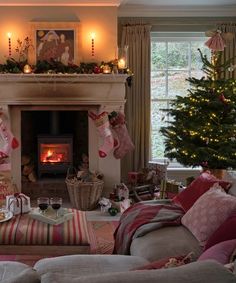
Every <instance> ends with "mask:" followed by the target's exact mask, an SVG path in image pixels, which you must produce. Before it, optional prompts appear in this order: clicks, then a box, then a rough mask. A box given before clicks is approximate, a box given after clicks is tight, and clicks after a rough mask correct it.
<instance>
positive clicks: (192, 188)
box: [172, 172, 231, 212]
mask: <svg viewBox="0 0 236 283" xmlns="http://www.w3.org/2000/svg"><path fill="white" fill-rule="evenodd" d="M215 183H219V184H220V186H221V187H222V188H223V189H225V190H226V191H227V190H229V188H230V186H231V183H229V182H226V181H222V180H219V179H217V178H216V177H215V176H213V175H212V174H210V172H203V173H202V174H201V175H200V176H199V177H198V178H196V179H195V180H194V181H193V182H192V183H191V184H190V185H189V186H188V187H187V188H186V189H185V190H183V191H182V192H181V193H179V194H178V195H177V196H176V197H174V198H173V200H172V201H173V202H174V203H176V204H179V205H181V206H182V208H183V210H184V211H185V212H187V211H188V210H189V209H190V208H191V207H192V205H193V204H194V203H195V201H196V200H197V199H198V198H199V197H200V196H201V195H203V194H204V193H205V192H206V191H208V190H209V189H210V188H211V187H212V186H213V185H214V184H215Z"/></svg>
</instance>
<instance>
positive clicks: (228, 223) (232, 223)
mask: <svg viewBox="0 0 236 283" xmlns="http://www.w3.org/2000/svg"><path fill="white" fill-rule="evenodd" d="M232 227H236V213H233V214H232V215H230V216H229V217H228V218H227V219H226V220H225V221H224V222H223V223H222V224H221V225H220V227H219V228H218V229H217V230H216V231H215V232H214V233H213V234H212V235H211V236H210V238H209V239H208V240H207V242H206V245H205V248H204V250H207V249H209V248H210V247H212V246H214V245H216V244H217V243H219V242H223V241H227V240H232V239H236V229H232Z"/></svg>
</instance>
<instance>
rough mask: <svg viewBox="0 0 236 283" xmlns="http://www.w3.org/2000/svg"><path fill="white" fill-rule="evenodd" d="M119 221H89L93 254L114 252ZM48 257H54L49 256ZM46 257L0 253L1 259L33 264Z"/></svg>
mask: <svg viewBox="0 0 236 283" xmlns="http://www.w3.org/2000/svg"><path fill="white" fill-rule="evenodd" d="M117 225H118V221H88V233H89V242H90V252H91V254H112V251H113V246H114V239H113V233H114V231H115V229H116V227H117ZM48 257H53V255H51V256H47V258H48ZM42 258H45V256H39V255H0V261H18V262H21V263H25V264H27V265H30V266H33V265H34V264H35V263H36V262H37V261H38V260H40V259H42Z"/></svg>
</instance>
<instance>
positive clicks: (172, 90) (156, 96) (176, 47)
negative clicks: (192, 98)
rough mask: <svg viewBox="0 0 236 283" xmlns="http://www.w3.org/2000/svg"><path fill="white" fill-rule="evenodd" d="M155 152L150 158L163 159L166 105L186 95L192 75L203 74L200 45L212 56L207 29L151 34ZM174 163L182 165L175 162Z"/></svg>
mask: <svg viewBox="0 0 236 283" xmlns="http://www.w3.org/2000/svg"><path fill="white" fill-rule="evenodd" d="M151 40H152V41H151V152H150V155H151V156H150V157H151V158H150V160H151V161H153V162H155V161H159V162H160V161H163V159H164V150H165V146H164V137H163V136H162V135H161V133H160V132H159V130H160V127H162V126H165V125H166V124H167V123H168V121H169V119H170V117H168V115H167V113H166V112H164V111H163V110H162V109H169V107H170V103H171V101H172V100H174V99H175V97H176V95H180V96H184V95H186V94H187V93H188V92H187V89H188V88H189V83H188V82H187V81H186V79H187V78H188V77H197V78H201V77H202V76H203V72H202V71H201V68H202V61H201V58H200V54H199V51H198V48H200V49H201V51H202V52H203V54H206V55H209V56H210V50H209V49H208V48H207V47H206V46H205V45H204V43H205V41H206V40H207V38H205V37H204V34H203V33H166V32H165V33H161V32H155V33H152V34H151ZM172 165H173V167H177V166H179V165H177V164H174V163H173V164H172Z"/></svg>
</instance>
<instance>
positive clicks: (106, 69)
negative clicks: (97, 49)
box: [103, 65, 111, 74]
mask: <svg viewBox="0 0 236 283" xmlns="http://www.w3.org/2000/svg"><path fill="white" fill-rule="evenodd" d="M110 73H111V67H110V66H109V65H104V67H103V74H110Z"/></svg>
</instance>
